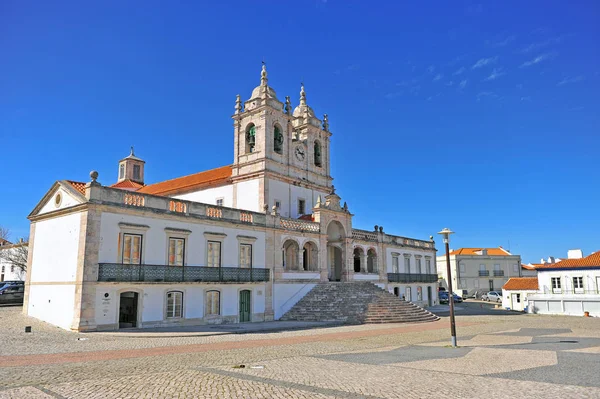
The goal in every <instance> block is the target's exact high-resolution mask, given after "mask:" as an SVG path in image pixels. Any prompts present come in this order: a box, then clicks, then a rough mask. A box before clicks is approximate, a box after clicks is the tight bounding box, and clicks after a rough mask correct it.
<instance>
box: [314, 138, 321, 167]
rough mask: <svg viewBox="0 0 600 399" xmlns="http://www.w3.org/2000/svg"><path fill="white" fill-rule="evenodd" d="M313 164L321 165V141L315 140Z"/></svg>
mask: <svg viewBox="0 0 600 399" xmlns="http://www.w3.org/2000/svg"><path fill="white" fill-rule="evenodd" d="M315 166H318V167H321V143H319V142H318V141H315Z"/></svg>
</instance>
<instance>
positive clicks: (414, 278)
mask: <svg viewBox="0 0 600 399" xmlns="http://www.w3.org/2000/svg"><path fill="white" fill-rule="evenodd" d="M387 275H388V281H389V282H390V283H436V282H437V281H438V275H437V274H412V273H388V274H387Z"/></svg>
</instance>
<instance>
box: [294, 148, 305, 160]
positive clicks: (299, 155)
mask: <svg viewBox="0 0 600 399" xmlns="http://www.w3.org/2000/svg"><path fill="white" fill-rule="evenodd" d="M294 154H296V158H298V160H299V161H304V148H302V147H296V149H295V150H294Z"/></svg>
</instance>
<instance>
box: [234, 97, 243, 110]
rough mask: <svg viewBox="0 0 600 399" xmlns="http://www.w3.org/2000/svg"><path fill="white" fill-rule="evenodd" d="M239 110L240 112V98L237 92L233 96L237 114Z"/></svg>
mask: <svg viewBox="0 0 600 399" xmlns="http://www.w3.org/2000/svg"><path fill="white" fill-rule="evenodd" d="M240 112H242V98H241V97H240V95H239V94H238V95H237V96H236V97H235V113H236V114H239V113H240Z"/></svg>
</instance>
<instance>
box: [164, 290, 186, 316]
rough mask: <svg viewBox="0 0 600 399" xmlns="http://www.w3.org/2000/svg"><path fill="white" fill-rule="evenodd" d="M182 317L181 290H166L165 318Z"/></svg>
mask: <svg viewBox="0 0 600 399" xmlns="http://www.w3.org/2000/svg"><path fill="white" fill-rule="evenodd" d="M175 317H183V292H181V291H169V292H167V319H172V318H175Z"/></svg>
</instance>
